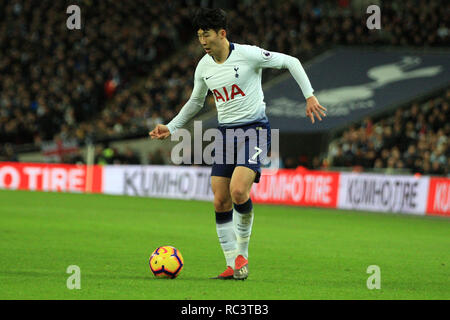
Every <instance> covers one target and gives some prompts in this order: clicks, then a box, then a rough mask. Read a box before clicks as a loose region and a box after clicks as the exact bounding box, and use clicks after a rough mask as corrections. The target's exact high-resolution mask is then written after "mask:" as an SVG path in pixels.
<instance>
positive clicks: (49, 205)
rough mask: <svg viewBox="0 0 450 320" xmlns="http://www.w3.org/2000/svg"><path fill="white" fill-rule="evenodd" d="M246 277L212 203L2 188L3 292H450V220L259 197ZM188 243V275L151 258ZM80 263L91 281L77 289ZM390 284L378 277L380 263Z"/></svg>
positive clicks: (225, 295)
mask: <svg viewBox="0 0 450 320" xmlns="http://www.w3.org/2000/svg"><path fill="white" fill-rule="evenodd" d="M254 207H255V220H254V225H253V234H252V238H251V242H250V276H249V278H248V279H247V280H246V281H234V280H230V281H219V280H210V279H209V277H212V276H215V275H217V274H218V273H220V272H222V271H223V270H224V268H225V259H224V257H223V254H222V251H221V249H220V245H219V242H218V239H217V235H216V230H215V217H214V209H213V207H212V203H208V202H200V201H182V200H180V201H177V200H165V199H149V198H135V197H119V196H108V195H83V194H61V193H45V192H24V191H5V190H3V191H0V252H1V254H0V298H1V299H181V300H183V299H200V300H204V299H228V300H235V299H246V300H260V299H450V272H449V264H450V250H449V248H450V220H447V219H440V218H432V217H416V216H405V215H401V216H400V215H391V214H376V213H365V212H352V211H336V210H325V209H312V208H297V207H283V206H267V205H255V206H254ZM161 245H172V246H175V247H176V248H178V249H179V250H180V251H181V253H182V255H183V257H184V262H185V266H184V269H183V270H182V271H181V274H180V276H179V277H178V278H177V279H174V280H170V279H156V278H154V277H153V275H152V274H151V272H150V269H149V266H148V258H149V255H150V253H151V252H152V251H153V250H154V249H155V248H156V247H158V246H161ZM69 265H77V266H79V267H80V270H81V289H79V290H77V289H73V290H69V289H68V288H67V286H66V281H67V279H68V277H69V276H70V275H71V274H67V273H66V270H67V267H68V266H69ZM370 265H377V266H379V267H380V270H381V289H379V290H377V289H373V290H369V289H368V288H367V286H366V282H367V279H368V277H369V276H370V275H371V274H368V273H366V271H367V268H368V266H370Z"/></svg>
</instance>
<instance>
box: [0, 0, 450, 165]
mask: <svg viewBox="0 0 450 320" xmlns="http://www.w3.org/2000/svg"><path fill="white" fill-rule="evenodd" d="M200 3H202V4H205V3H208V1H194V0H186V1H174V0H167V1H146V0H136V1H112V0H110V1H100V2H92V1H89V0H81V1H78V2H77V5H79V6H80V8H81V15H82V28H81V30H73V31H71V30H68V29H67V27H66V19H67V17H68V15H67V14H66V8H67V6H69V5H70V4H72V3H70V1H57V2H53V1H50V0H41V1H26V0H6V1H2V2H1V4H0V21H2V22H1V24H0V51H1V52H2V54H0V145H3V144H6V143H8V144H9V147H8V149H7V148H6V147H5V148H2V149H3V151H2V150H0V153H2V152H3V153H4V154H5V152H6V151H7V152H9V154H11V153H12V154H14V152H13V151H11V149H14V148H16V147H17V146H18V145H23V144H30V143H31V144H33V145H34V146H36V147H39V146H40V145H41V144H42V141H45V140H51V139H52V138H53V137H54V136H55V135H60V136H61V137H62V138H63V139H66V138H67V139H77V140H78V141H79V142H80V143H83V142H84V141H85V140H86V139H90V140H91V141H102V139H110V138H114V137H117V138H119V137H124V136H129V135H141V136H146V134H147V131H148V130H149V129H151V128H153V126H154V125H155V124H157V123H167V122H168V121H170V120H171V119H172V118H173V116H174V115H175V114H176V113H177V112H178V111H179V110H180V109H181V107H182V106H183V104H184V103H185V102H186V101H187V100H188V98H189V96H190V93H191V90H192V83H193V72H194V70H195V66H196V64H197V62H198V60H199V59H200V58H201V57H202V55H203V54H204V52H203V51H202V50H201V48H200V46H199V44H198V42H197V40H196V37H195V30H193V29H192V28H191V21H190V18H191V16H192V13H193V11H194V9H195V8H196V6H198V5H199V4H200ZM229 3H230V6H231V7H230V8H227V13H228V17H229V21H230V27H229V32H228V38H229V39H230V40H231V41H232V42H237V43H248V44H254V45H258V46H260V47H263V48H265V49H268V50H273V51H279V52H284V53H288V54H290V55H293V56H296V57H298V58H299V59H300V60H301V61H306V60H308V59H310V58H312V57H314V56H315V55H316V54H317V53H319V52H321V51H323V50H325V49H326V48H329V47H331V46H334V45H394V46H416V47H424V46H425V47H433V46H439V47H441V46H446V45H447V46H448V43H450V42H449V40H450V39H449V30H448V23H449V15H448V10H449V5H448V2H447V1H446V0H431V1H423V0H406V1H400V0H395V1H383V2H381V3H380V6H381V11H382V13H383V14H382V21H381V24H382V26H383V27H382V29H381V30H369V29H368V28H367V27H366V18H367V15H366V14H365V10H363V11H362V12H361V10H359V11H358V10H356V11H355V8H353V7H352V2H351V1H350V0H348V1H345V0H342V1H302V0H297V1H296V0H286V1H269V0H259V1H231V2H229ZM278 72H279V71H265V76H264V78H265V79H268V78H270V77H272V76H274V75H276V74H278ZM207 105H213V100H212V98H211V96H209V97H208V100H207ZM406 125H407V123H406V124H405V126H406ZM394 129H395V128H392V130H394ZM358 130H360V129H358ZM358 130H357V129H356V128H355V129H353V131H351V133H349V134H347V135H349V136H351V138H349V139H354V138H353V136H354V135H355V133H354V131H356V132H360V131H358ZM387 130H389V129H387ZM349 132H350V130H349ZM356 134H358V133H356ZM436 134H438V133H436ZM447 134H448V133H447ZM343 148H344V145H343ZM356 151H357V150H355V152H356ZM343 152H345V150H343ZM399 152H403V151H402V150H399ZM10 156H11V155H10ZM11 157H12V156H11ZM430 157H431V151H430ZM383 159H384V158H382V159H381V161H384V160H386V159H384V160H383ZM376 160H377V159H374V160H373V161H374V165H375V162H377V164H376V165H380V161H376ZM317 161H318V160H316V161H315V162H317ZM386 161H387V160H386ZM290 162H291V161H289V159H288V161H287V165H289V163H290ZM391 162H392V161H391ZM371 164H372V163H368V164H367V165H371ZM383 165H385V164H384V163H383ZM386 165H387V164H386ZM403 165H405V166H406V165H409V163H406V162H403Z"/></svg>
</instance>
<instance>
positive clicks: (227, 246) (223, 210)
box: [211, 176, 237, 279]
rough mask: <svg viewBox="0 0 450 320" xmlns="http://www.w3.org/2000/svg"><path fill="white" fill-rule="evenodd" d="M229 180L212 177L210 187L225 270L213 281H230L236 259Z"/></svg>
mask: <svg viewBox="0 0 450 320" xmlns="http://www.w3.org/2000/svg"><path fill="white" fill-rule="evenodd" d="M230 180H231V179H230V178H228V177H220V176H212V177H211V187H212V191H213V193H214V210H215V212H216V230H217V236H218V237H219V242H220V245H221V247H222V251H223V254H224V256H225V260H226V263H227V270H225V271H224V272H223V273H222V274H220V275H219V276H218V277H216V278H215V279H232V278H233V273H234V271H233V269H234V262H235V258H236V251H237V243H236V234H235V231H234V225H233V205H232V200H231V195H230Z"/></svg>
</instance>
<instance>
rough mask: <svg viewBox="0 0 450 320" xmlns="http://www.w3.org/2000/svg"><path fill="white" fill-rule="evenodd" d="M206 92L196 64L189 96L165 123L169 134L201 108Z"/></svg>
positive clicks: (206, 88) (206, 89)
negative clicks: (178, 110) (175, 113)
mask: <svg viewBox="0 0 450 320" xmlns="http://www.w3.org/2000/svg"><path fill="white" fill-rule="evenodd" d="M207 93H208V87H207V86H206V83H205V81H204V80H203V78H202V76H201V72H200V68H199V66H197V68H196V69H195V75H194V88H193V89H192V93H191V97H190V98H189V100H188V101H187V102H186V103H185V104H184V106H183V107H182V108H181V110H180V112H179V113H178V114H177V115H176V116H175V117H174V118H173V119H172V121H170V122H169V123H168V124H167V127H168V128H169V131H170V133H171V134H173V133H175V131H177V130H178V129H179V128H181V127H183V126H184V125H185V124H186V123H187V122H188V121H189V120H191V119H192V118H193V117H194V116H195V115H196V114H197V113H198V112H199V111H200V109H201V108H203V105H204V103H205V97H206V94H207Z"/></svg>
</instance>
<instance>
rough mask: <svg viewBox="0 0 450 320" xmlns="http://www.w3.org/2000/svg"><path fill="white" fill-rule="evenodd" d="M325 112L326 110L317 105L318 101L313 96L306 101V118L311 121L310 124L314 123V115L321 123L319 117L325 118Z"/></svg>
mask: <svg viewBox="0 0 450 320" xmlns="http://www.w3.org/2000/svg"><path fill="white" fill-rule="evenodd" d="M325 111H327V109H326V108H324V107H322V106H321V105H320V104H319V101H318V100H317V98H316V97H315V96H312V97H309V98H308V99H306V116H307V117H308V118H310V119H311V122H312V123H314V115H315V116H316V117H317V119H319V120H320V121H322V117H321V116H320V115H322V116H323V117H326V116H327V115H326V113H325Z"/></svg>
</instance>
